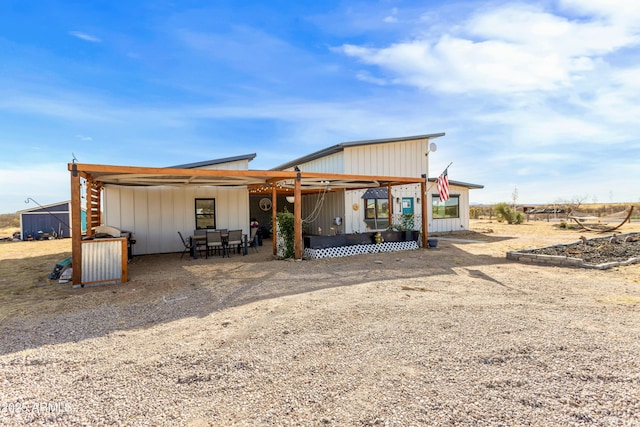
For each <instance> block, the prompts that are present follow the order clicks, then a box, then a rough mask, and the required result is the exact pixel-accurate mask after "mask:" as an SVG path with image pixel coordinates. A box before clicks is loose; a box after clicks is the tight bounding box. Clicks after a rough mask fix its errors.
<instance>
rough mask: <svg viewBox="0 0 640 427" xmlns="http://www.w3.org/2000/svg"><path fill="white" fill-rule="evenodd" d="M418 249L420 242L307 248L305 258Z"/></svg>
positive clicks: (337, 256)
mask: <svg viewBox="0 0 640 427" xmlns="http://www.w3.org/2000/svg"><path fill="white" fill-rule="evenodd" d="M414 249H418V242H416V241H411V242H384V243H374V244H370V245H351V246H338V247H335V248H324V249H311V248H305V250H304V257H305V258H311V259H317V258H339V257H345V256H353V255H361V254H375V253H378V252H395V251H410V250H414Z"/></svg>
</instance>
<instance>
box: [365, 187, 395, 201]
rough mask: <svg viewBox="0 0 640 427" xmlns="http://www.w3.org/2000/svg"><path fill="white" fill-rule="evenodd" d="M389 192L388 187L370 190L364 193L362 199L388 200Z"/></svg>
mask: <svg viewBox="0 0 640 427" xmlns="http://www.w3.org/2000/svg"><path fill="white" fill-rule="evenodd" d="M388 197H389V191H388V189H387V187H378V188H369V189H367V191H365V192H364V194H363V195H362V197H361V199H387V198H388Z"/></svg>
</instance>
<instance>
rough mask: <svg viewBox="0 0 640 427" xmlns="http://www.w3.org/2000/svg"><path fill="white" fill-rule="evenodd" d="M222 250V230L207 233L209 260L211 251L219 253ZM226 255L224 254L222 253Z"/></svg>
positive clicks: (207, 256)
mask: <svg viewBox="0 0 640 427" xmlns="http://www.w3.org/2000/svg"><path fill="white" fill-rule="evenodd" d="M220 249H223V250H224V247H223V242H222V233H220V230H209V231H207V255H206V258H209V250H213V251H216V252H217V251H218V250H220ZM222 254H223V255H224V252H223V253H222Z"/></svg>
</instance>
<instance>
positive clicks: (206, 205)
mask: <svg viewBox="0 0 640 427" xmlns="http://www.w3.org/2000/svg"><path fill="white" fill-rule="evenodd" d="M195 209H196V230H201V229H203V228H216V199H196V207H195Z"/></svg>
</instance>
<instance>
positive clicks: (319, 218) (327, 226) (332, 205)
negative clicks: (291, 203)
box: [302, 191, 346, 236]
mask: <svg viewBox="0 0 640 427" xmlns="http://www.w3.org/2000/svg"><path fill="white" fill-rule="evenodd" d="M344 200H345V199H344V195H343V191H335V192H326V193H324V196H323V195H322V194H308V195H305V196H303V197H302V220H303V230H304V232H305V233H307V234H319V235H323V236H329V235H335V234H344V233H345V232H346V231H345V224H344ZM314 212H315V214H314ZM335 217H340V218H342V224H341V225H339V226H337V225H335V224H334V223H333V219H334V218H335Z"/></svg>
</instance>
